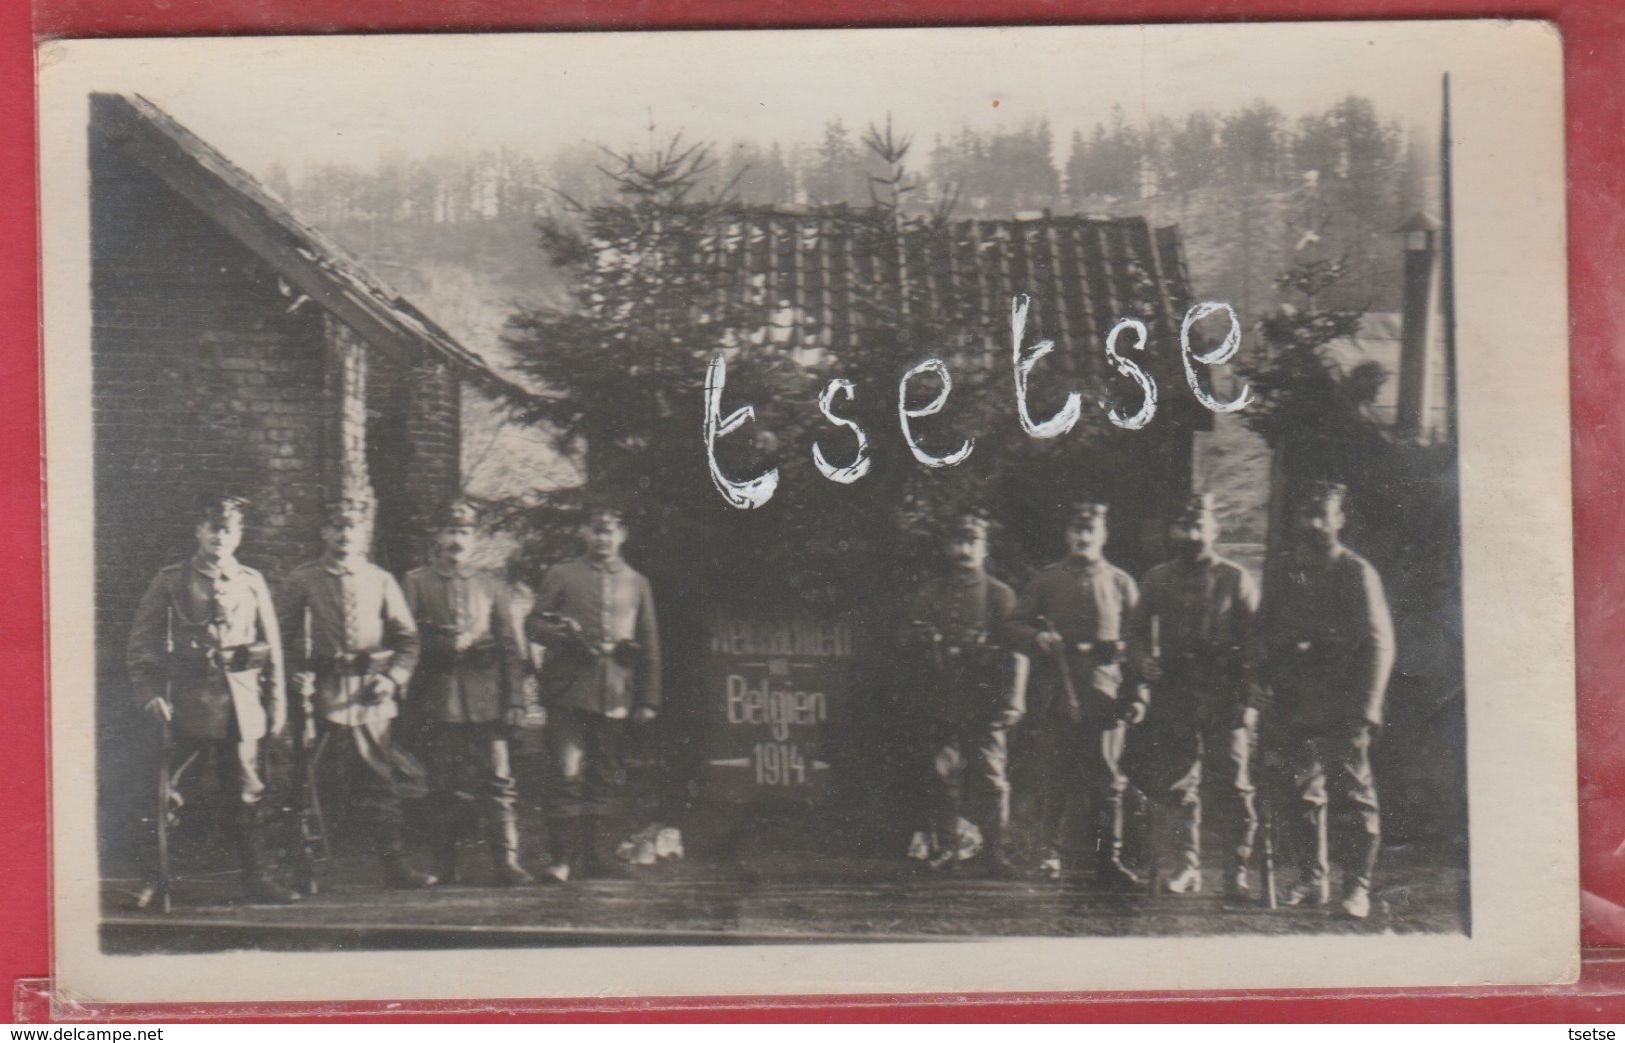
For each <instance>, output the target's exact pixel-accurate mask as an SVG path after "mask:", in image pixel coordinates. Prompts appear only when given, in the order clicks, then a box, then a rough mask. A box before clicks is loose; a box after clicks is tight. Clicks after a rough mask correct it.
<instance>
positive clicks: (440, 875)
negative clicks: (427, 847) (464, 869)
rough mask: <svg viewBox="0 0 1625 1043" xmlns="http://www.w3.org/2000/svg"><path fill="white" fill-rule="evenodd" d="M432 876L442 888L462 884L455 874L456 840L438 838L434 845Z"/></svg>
mask: <svg viewBox="0 0 1625 1043" xmlns="http://www.w3.org/2000/svg"><path fill="white" fill-rule="evenodd" d="M434 876H435V879H436V880H438V881H439V882H440V885H441V886H442V887H450V886H453V885H455V884H460V883H462V880H461V879H460V878H459V876H458V872H457V838H456V837H454V836H444V835H442V836H439V837H436V838H435V845H434Z"/></svg>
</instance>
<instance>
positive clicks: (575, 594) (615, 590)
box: [531, 556, 660, 717]
mask: <svg viewBox="0 0 1625 1043" xmlns="http://www.w3.org/2000/svg"><path fill="white" fill-rule="evenodd" d="M544 612H556V613H559V614H560V615H565V616H569V617H570V618H572V619H574V620H575V621H576V622H577V623H580V624H581V630H582V638H583V641H577V640H575V639H574V638H563V637H560V636H558V635H557V634H556V633H555V632H554V631H553V629H552V628H550V627H547V626H546V625H545V624H541V623H540V621H539V616H540V614H541V613H544ZM531 619H532V620H533V623H532V627H531V630H532V634H533V636H535V637H536V639H537V640H538V641H540V642H541V643H542V644H544V645H546V646H547V648H548V656H547V660H546V661H545V662H544V664H543V666H542V695H543V698H544V699H546V700H547V701H548V703H549V705H552V706H559V707H566V708H571V709H577V710H583V711H586V712H589V713H597V714H603V715H605V716H607V717H625V716H627V714H628V713H629V712H630V710H631V709H632V707H633V706H648V707H658V706H659V705H660V632H659V628H658V627H657V625H656V623H655V607H654V592H653V591H652V590H651V589H650V587H649V581H648V580H647V579H645V578H644V577H643V574H642V573H640V572H638V571H637V570H636V569H634V568H632V567H631V566H630V565H628V564H627V563H626V562H625V561H624V560H623V559H621V558H615V559H614V560H612V561H607V562H601V561H598V560H597V559H595V558H592V557H590V556H583V557H580V558H576V559H575V560H573V561H567V562H564V563H563V564H560V565H555V566H553V567H552V568H551V569H548V570H547V575H546V576H545V577H543V579H542V585H541V589H540V590H538V591H537V592H536V604H535V607H534V608H533V609H532V615H531ZM621 641H636V642H637V643H638V645H639V646H640V647H641V651H640V653H639V656H638V658H639V662H638V663H637V665H636V666H633V665H629V664H625V663H622V662H618V661H617V660H616V659H615V658H614V656H613V655H612V654H611V653H612V652H613V650H614V648H615V645H616V644H617V643H618V642H621Z"/></svg>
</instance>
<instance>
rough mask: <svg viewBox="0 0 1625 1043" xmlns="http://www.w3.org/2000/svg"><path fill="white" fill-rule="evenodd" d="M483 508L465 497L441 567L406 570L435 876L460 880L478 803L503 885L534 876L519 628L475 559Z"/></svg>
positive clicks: (447, 530) (445, 535)
mask: <svg viewBox="0 0 1625 1043" xmlns="http://www.w3.org/2000/svg"><path fill="white" fill-rule="evenodd" d="M478 522H479V513H478V511H477V510H476V509H475V507H474V505H473V504H470V503H468V502H466V501H457V502H455V503H452V504H451V505H450V506H448V507H447V508H446V510H445V513H444V514H443V515H442V516H441V520H440V528H439V531H438V534H437V537H436V539H437V551H438V556H437V558H436V559H435V562H434V564H432V565H427V566H424V567H423V568H420V569H414V570H413V571H412V572H410V573H408V574H407V576H406V601H407V604H408V605H409V606H410V607H411V610H412V617H413V618H414V619H415V620H416V621H417V624H418V631H419V634H420V635H421V638H422V642H423V644H422V656H421V658H420V659H419V660H418V668H417V673H416V674H415V675H414V676H413V678H412V690H411V700H412V704H413V706H414V707H416V708H417V709H418V710H419V711H420V712H421V713H422V714H423V715H424V717H425V719H426V720H427V722H428V737H427V741H428V746H429V779H430V799H431V803H432V806H433V809H434V810H433V814H434V819H435V829H434V851H435V866H434V872H435V876H437V877H438V878H439V879H440V882H441V883H442V884H451V883H456V882H457V841H458V838H459V835H460V834H461V833H462V832H463V831H464V826H465V824H466V823H468V821H469V817H470V816H469V814H468V812H469V811H471V810H474V808H473V804H474V802H475V801H476V800H477V801H478V803H479V808H478V812H479V815H480V817H482V818H483V819H484V823H483V824H484V827H485V837H486V843H487V844H488V845H489V847H490V851H491V861H492V866H493V869H494V870H495V873H496V879H497V882H498V883H500V884H503V885H505V886H518V885H523V884H528V883H532V882H533V881H532V878H531V875H530V874H529V873H527V872H525V870H524V868H523V867H522V866H521V865H520V864H519V820H518V817H517V814H516V811H515V802H516V801H517V799H518V789H517V787H516V786H515V784H514V778H513V770H512V767H511V766H510V763H509V758H508V736H509V729H511V728H515V727H518V726H519V725H521V724H522V723H523V722H524V716H525V688H524V678H525V665H524V662H523V660H522V658H521V647H522V640H521V632H520V631H519V629H518V628H517V627H516V625H515V619H514V616H513V612H512V611H511V607H510V601H511V597H510V591H509V588H508V584H507V583H505V582H504V581H503V580H502V579H500V578H498V577H497V576H495V575H492V574H491V573H490V572H488V571H486V570H484V569H479V568H476V567H474V566H473V565H472V564H471V562H470V556H471V555H472V553H473V551H474V548H475V544H476V541H477V540H478V533H477V531H476V526H477V525H478Z"/></svg>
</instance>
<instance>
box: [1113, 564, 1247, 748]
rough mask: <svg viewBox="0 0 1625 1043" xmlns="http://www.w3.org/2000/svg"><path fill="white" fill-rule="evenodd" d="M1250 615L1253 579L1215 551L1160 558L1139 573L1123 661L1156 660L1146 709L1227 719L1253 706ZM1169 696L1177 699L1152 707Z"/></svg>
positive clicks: (1164, 712) (1153, 712)
mask: <svg viewBox="0 0 1625 1043" xmlns="http://www.w3.org/2000/svg"><path fill="white" fill-rule="evenodd" d="M1257 616H1258V584H1257V583H1255V582H1253V577H1252V576H1251V575H1250V574H1249V573H1248V572H1247V570H1246V569H1244V568H1242V567H1241V566H1240V565H1238V564H1236V563H1235V562H1233V561H1229V560H1227V559H1225V558H1222V557H1219V556H1218V555H1216V554H1210V555H1208V556H1206V557H1203V558H1200V559H1198V560H1196V561H1189V562H1187V561H1168V562H1164V563H1162V564H1161V565H1158V566H1156V567H1155V568H1153V569H1152V570H1151V571H1150V572H1148V573H1146V577H1145V583H1144V585H1143V586H1142V587H1141V588H1140V602H1139V605H1138V606H1137V607H1136V609H1135V612H1134V615H1133V617H1132V622H1131V624H1130V627H1129V636H1128V642H1129V662H1131V663H1138V662H1140V661H1142V660H1143V659H1144V658H1146V657H1148V656H1150V655H1151V654H1153V652H1155V653H1156V654H1157V655H1158V656H1159V657H1160V659H1161V662H1162V666H1163V680H1162V681H1161V682H1160V683H1159V684H1158V686H1157V688H1158V692H1157V698H1156V700H1155V701H1154V702H1153V704H1152V707H1151V713H1152V715H1153V716H1158V717H1161V716H1165V715H1166V714H1167V713H1168V712H1172V713H1176V714H1181V715H1191V714H1195V715H1197V716H1200V717H1202V718H1204V719H1205V718H1208V717H1220V718H1224V719H1225V720H1230V719H1233V718H1234V717H1235V715H1236V712H1237V711H1239V710H1240V709H1241V708H1242V707H1243V706H1251V705H1255V704H1256V702H1257V686H1256V683H1255V675H1256V666H1255V657H1256V646H1257ZM1153 629H1154V630H1155V634H1154V636H1153ZM1170 700H1171V701H1173V702H1175V703H1176V704H1178V705H1176V706H1175V707H1172V708H1165V707H1161V706H1159V705H1158V703H1161V702H1165V701H1170Z"/></svg>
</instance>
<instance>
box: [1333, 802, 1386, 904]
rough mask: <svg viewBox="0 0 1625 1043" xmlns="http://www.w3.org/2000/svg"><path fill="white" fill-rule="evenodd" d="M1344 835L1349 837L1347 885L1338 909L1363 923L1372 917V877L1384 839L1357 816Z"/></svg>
mask: <svg viewBox="0 0 1625 1043" xmlns="http://www.w3.org/2000/svg"><path fill="white" fill-rule="evenodd" d="M1362 827H1363V828H1362ZM1344 835H1345V836H1347V837H1348V840H1347V841H1346V843H1347V844H1348V849H1349V850H1348V856H1347V860H1346V861H1344V863H1343V879H1344V881H1345V884H1344V891H1343V900H1342V902H1340V903H1339V907H1340V908H1341V909H1342V912H1343V915H1344V916H1347V917H1349V918H1351V919H1354V920H1364V919H1365V918H1366V917H1368V916H1370V915H1371V875H1372V874H1373V873H1374V872H1375V871H1376V868H1377V855H1378V852H1379V851H1380V850H1381V848H1382V836H1381V834H1380V833H1378V832H1377V831H1376V830H1375V829H1374V828H1372V826H1369V825H1366V823H1364V822H1362V821H1359V819H1358V817H1357V818H1356V821H1354V822H1353V823H1351V824H1350V827H1349V828H1348V829H1347V830H1346V831H1345V834H1344Z"/></svg>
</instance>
